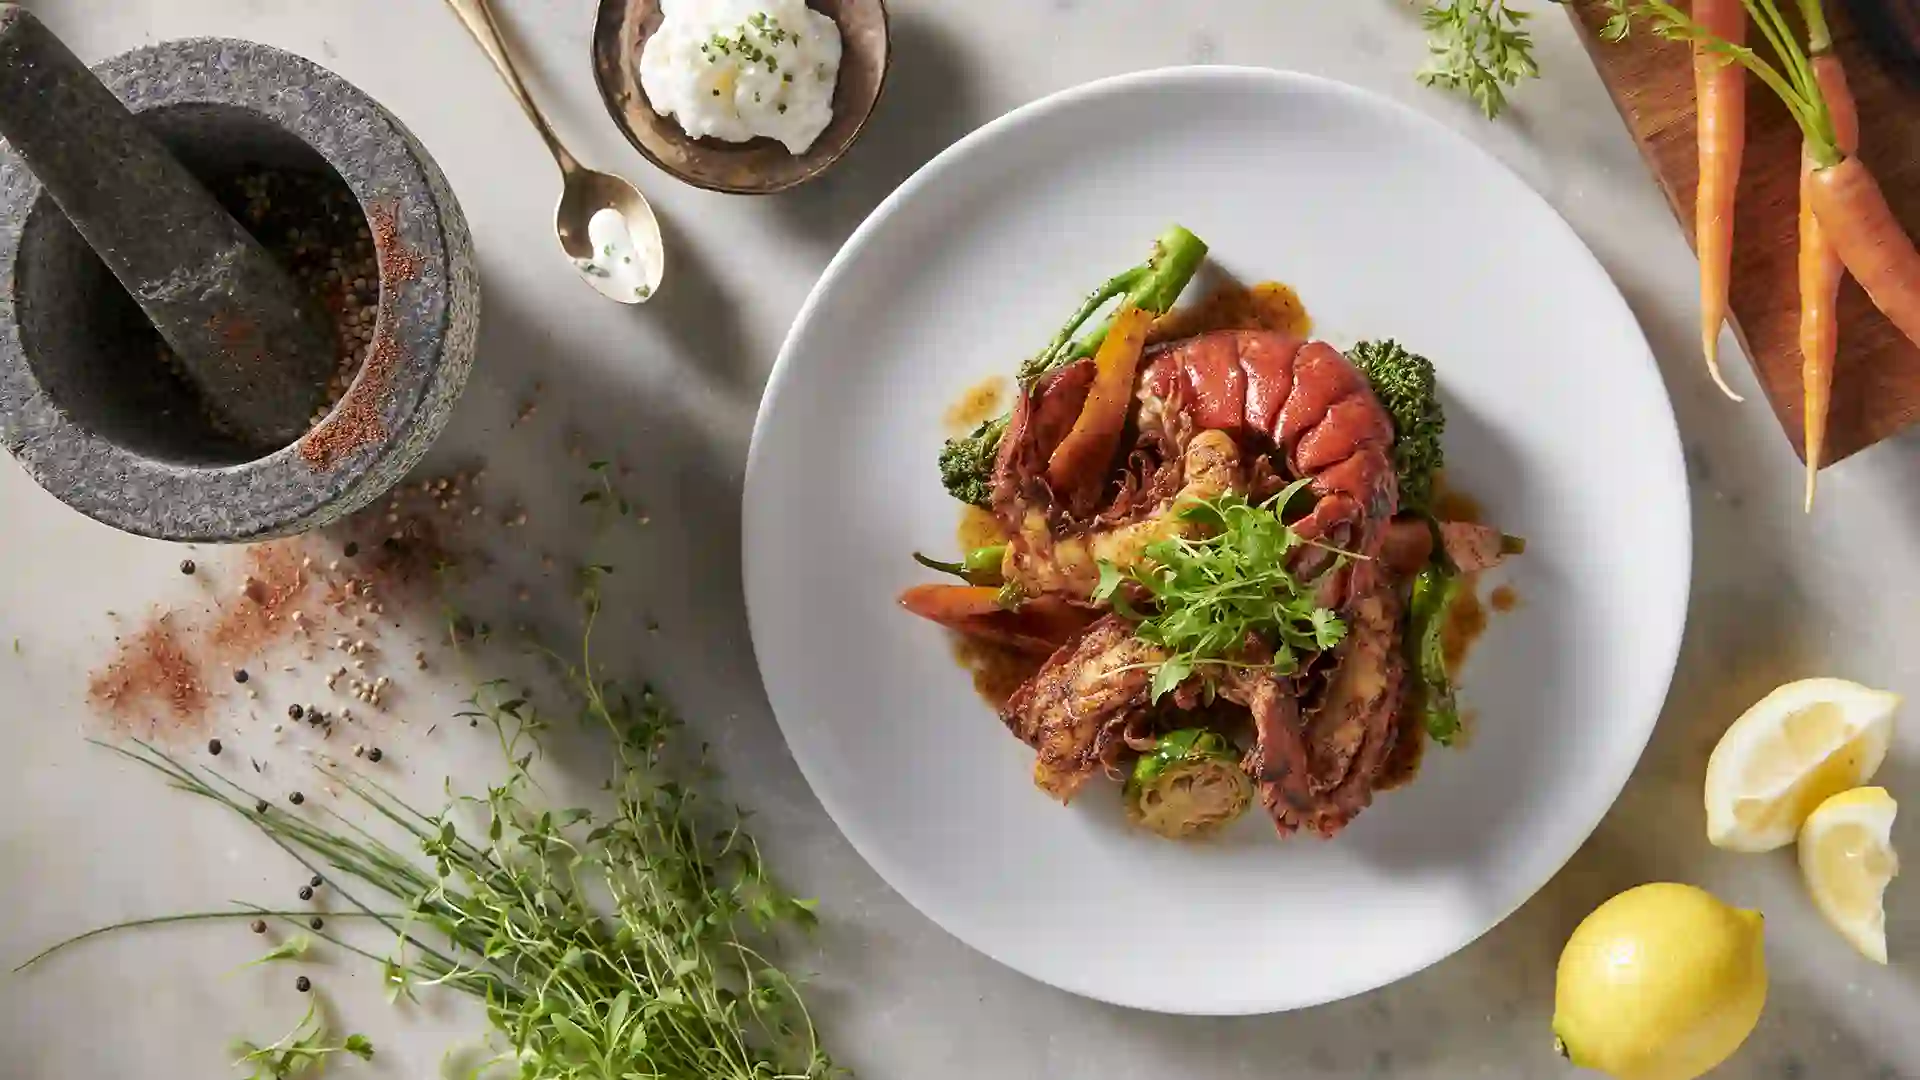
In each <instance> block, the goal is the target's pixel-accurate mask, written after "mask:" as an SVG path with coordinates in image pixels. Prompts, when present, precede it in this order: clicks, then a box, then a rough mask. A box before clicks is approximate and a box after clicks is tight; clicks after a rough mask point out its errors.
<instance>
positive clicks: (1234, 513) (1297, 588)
mask: <svg viewBox="0 0 1920 1080" xmlns="http://www.w3.org/2000/svg"><path fill="white" fill-rule="evenodd" d="M1305 486H1306V482H1305V481H1298V482H1295V483H1294V484H1291V485H1289V486H1288V487H1287V488H1286V489H1285V490H1283V491H1281V492H1280V493H1278V494H1277V495H1274V496H1273V497H1272V498H1270V499H1267V500H1266V501H1264V502H1261V503H1258V504H1253V503H1249V502H1248V501H1247V500H1246V498H1245V497H1244V496H1241V495H1239V494H1236V493H1232V492H1229V493H1226V494H1223V495H1219V496H1216V497H1214V498H1212V499H1208V500H1206V501H1204V502H1199V503H1195V504H1193V505H1191V506H1189V507H1187V508H1186V509H1184V510H1182V511H1181V512H1180V516H1181V518H1182V519H1183V520H1185V521H1188V522H1191V523H1194V524H1196V525H1199V526H1200V531H1202V532H1204V533H1205V534H1206V535H1205V536H1204V537H1203V538H1200V539H1190V538H1187V537H1174V538H1172V539H1168V540H1162V541H1159V542H1157V543H1154V544H1149V545H1148V546H1147V547H1146V549H1145V551H1144V552H1143V554H1144V555H1145V559H1144V560H1143V561H1142V562H1141V563H1139V564H1137V565H1134V566H1128V567H1124V568H1123V567H1119V566H1116V565H1114V564H1113V563H1110V562H1102V563H1101V564H1100V584H1099V586H1098V587H1097V588H1096V589H1095V590H1094V595H1093V598H1094V599H1095V600H1096V601H1099V602H1102V603H1111V604H1112V605H1113V606H1114V610H1115V611H1117V612H1119V613H1120V614H1121V615H1122V616H1123V617H1126V618H1129V619H1132V620H1133V621H1134V622H1136V623H1137V626H1136V627H1135V631H1134V632H1135V633H1136V634H1138V635H1139V637H1140V639H1141V640H1142V641H1145V642H1147V643H1148V644H1151V645H1157V646H1159V647H1160V648H1162V649H1164V650H1166V651H1167V652H1169V653H1170V654H1171V655H1170V656H1169V657H1168V658H1167V659H1166V660H1163V661H1161V662H1160V663H1158V664H1156V665H1154V667H1153V686H1152V696H1153V700H1155V701H1158V700H1159V699H1160V698H1161V697H1162V696H1164V695H1165V694H1166V693H1167V692H1168V691H1171V690H1172V689H1173V688H1174V687H1177V686H1179V685H1180V684H1181V683H1182V682H1185V681H1186V680H1187V678H1188V677H1189V676H1192V675H1193V674H1195V673H1196V672H1197V673H1199V674H1201V675H1202V676H1203V677H1205V678H1207V679H1208V680H1209V681H1212V680H1213V679H1215V678H1217V677H1218V675H1219V674H1220V672H1222V671H1224V670H1225V669H1228V668H1232V667H1245V666H1249V662H1248V661H1246V660H1245V659H1244V657H1245V655H1246V648H1247V639H1248V638H1249V637H1250V636H1255V637H1258V638H1259V639H1260V641H1261V642H1262V643H1263V644H1264V645H1265V646H1266V647H1267V648H1269V649H1271V650H1272V651H1273V660H1272V665H1273V667H1274V668H1275V669H1276V670H1278V671H1280V672H1282V673H1286V672H1290V671H1293V670H1295V668H1296V666H1297V665H1298V663H1299V657H1300V654H1301V653H1304V652H1321V651H1325V650H1327V649H1331V648H1333V647H1334V646H1335V645H1338V644H1339V643H1340V641H1341V639H1342V638H1344V637H1345V636H1346V632H1347V628H1346V624H1345V623H1343V622H1341V620H1340V617H1339V616H1338V615H1335V614H1334V613H1333V612H1332V611H1331V610H1329V609H1327V608H1324V607H1321V606H1320V604H1319V601H1318V599H1317V597H1316V591H1317V590H1316V588H1315V585H1316V583H1315V582H1313V581H1301V580H1300V579H1298V578H1296V577H1294V575H1293V574H1292V573H1291V572H1290V571H1289V570H1288V569H1287V566H1288V563H1289V561H1290V557H1291V556H1292V554H1293V552H1294V551H1295V550H1297V549H1298V548H1300V547H1302V546H1305V545H1309V544H1310V543H1311V542H1310V541H1307V540H1304V539H1302V538H1301V536H1300V535H1299V534H1298V533H1296V532H1295V531H1294V530H1293V529H1292V528H1291V527H1290V526H1288V525H1287V524H1286V522H1285V521H1283V520H1282V518H1281V513H1282V511H1283V510H1284V509H1285V507H1286V506H1287V504H1288V503H1289V502H1291V501H1292V499H1293V497H1294V496H1295V495H1297V494H1298V493H1299V492H1300V491H1301V490H1302V489H1303V488H1304V487H1305ZM1316 546H1317V545H1316ZM1339 557H1340V558H1341V559H1344V558H1346V557H1347V556H1346V555H1345V554H1341V555H1340V556H1339ZM1127 582H1131V583H1132V584H1134V585H1137V586H1139V588H1140V589H1141V590H1142V591H1143V592H1144V593H1145V594H1146V598H1147V599H1146V602H1147V603H1148V604H1149V605H1150V607H1151V610H1150V611H1147V612H1144V613H1143V612H1140V611H1138V610H1135V608H1134V606H1133V604H1132V603H1131V602H1129V600H1128V599H1127V595H1126V593H1125V591H1123V590H1122V588H1121V586H1122V584H1124V583H1127Z"/></svg>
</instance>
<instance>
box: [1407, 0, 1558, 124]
mask: <svg viewBox="0 0 1920 1080" xmlns="http://www.w3.org/2000/svg"><path fill="white" fill-rule="evenodd" d="M1532 17H1533V13H1532V12H1529V11H1522V10H1518V9H1516V8H1514V7H1513V5H1512V3H1511V2H1510V0H1426V3H1425V7H1424V8H1423V9H1422V10H1421V12H1420V23H1421V25H1422V26H1424V27H1426V30H1427V53H1428V56H1427V62H1426V64H1425V65H1423V66H1422V67H1421V68H1420V70H1419V72H1418V73H1417V75H1416V77H1417V78H1419V80H1420V81H1421V82H1422V83H1424V84H1426V85H1427V86H1438V87H1441V88H1443V89H1447V90H1459V91H1462V92H1464V93H1465V94H1466V95H1467V96H1468V97H1471V98H1472V99H1473V100H1474V102H1475V103H1476V104H1478V105H1479V106H1480V110H1481V111H1482V112H1484V113H1486V114H1487V118H1488V119H1489V120H1491V119H1493V118H1495V117H1497V116H1499V115H1500V113H1501V111H1502V110H1504V109H1505V108H1506V107H1507V94H1506V92H1507V91H1508V90H1510V89H1512V88H1514V87H1515V86H1518V85H1519V84H1520V82H1521V80H1523V79H1533V78H1538V77H1539V75H1540V67H1539V65H1538V64H1536V63H1535V62H1534V59H1533V35H1532V33H1531V32H1529V31H1528V30H1527V28H1526V23H1527V20H1528V19H1530V18H1532Z"/></svg>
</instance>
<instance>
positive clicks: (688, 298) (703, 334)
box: [628, 213, 763, 412]
mask: <svg viewBox="0 0 1920 1080" xmlns="http://www.w3.org/2000/svg"><path fill="white" fill-rule="evenodd" d="M659 217H660V235H661V239H662V240H663V241H664V242H665V244H666V248H667V250H668V251H670V252H672V253H673V256H672V263H671V268H672V269H671V273H670V274H669V275H668V278H667V281H666V283H665V284H664V285H662V286H661V288H660V295H658V296H656V297H654V298H653V299H652V300H650V301H648V302H647V303H645V304H641V305H637V306H635V307H632V308H629V309H628V314H629V315H631V316H632V317H633V318H634V319H636V320H642V319H644V320H651V321H653V322H656V323H658V324H659V325H660V326H661V327H662V328H663V329H665V330H666V332H667V334H668V336H670V337H671V338H672V339H673V343H674V346H675V349H676V356H677V358H678V359H679V360H680V362H681V364H682V365H683V366H690V367H691V368H692V369H693V371H694V372H695V373H696V374H697V375H698V376H699V377H701V378H703V379H712V380H715V381H716V383H717V384H718V386H719V388H720V389H721V390H722V391H723V392H724V393H726V394H727V395H729V396H730V397H733V398H735V399H737V401H738V402H739V403H740V404H742V405H744V406H745V407H746V408H747V409H748V411H749V412H752V411H753V410H757V409H758V408H759V403H760V390H761V382H762V379H763V373H762V372H761V370H760V364H759V362H758V361H757V359H756V358H755V357H754V356H753V355H752V351H751V350H750V349H749V348H748V345H747V331H746V326H745V324H744V323H743V321H742V320H743V317H744V315H745V312H746V308H747V305H746V304H745V303H744V302H743V301H742V300H741V299H740V298H739V297H735V296H731V295H729V294H728V293H727V290H726V288H725V286H723V285H722V284H721V282H720V278H719V275H717V274H715V273H714V272H713V267H712V265H711V262H710V260H709V258H708V255H707V253H706V252H704V251H703V250H701V248H700V245H698V244H695V243H693V242H692V241H691V240H690V239H689V238H688V237H687V234H686V233H685V232H684V231H682V230H681V228H680V223H679V222H678V221H676V220H675V219H674V217H673V215H672V214H664V213H663V214H661V215H659Z"/></svg>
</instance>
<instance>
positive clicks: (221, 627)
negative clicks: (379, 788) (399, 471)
mask: <svg viewBox="0 0 1920 1080" xmlns="http://www.w3.org/2000/svg"><path fill="white" fill-rule="evenodd" d="M478 485H479V474H478V473H477V472H471V471H469V472H460V473H455V474H450V475H447V476H443V477H434V478H423V479H420V480H416V481H413V482H411V483H407V484H402V485H400V486H398V487H396V488H394V489H393V490H392V491H390V492H389V493H388V495H387V497H386V498H385V499H384V500H382V501H381V502H380V503H377V504H375V505H374V506H373V507H369V508H368V509H365V510H362V511H360V512H359V513H356V514H354V515H351V516H350V517H349V518H348V519H347V520H346V521H345V522H343V523H342V524H341V526H340V527H339V528H337V529H334V530H330V531H329V534H328V535H326V536H307V537H299V538H292V539H286V540H274V541H269V542H266V543H262V544H256V545H253V546H251V547H248V548H247V549H245V551H244V552H243V553H240V557H239V558H237V559H236V560H235V561H234V562H233V563H228V564H226V566H225V567H224V568H223V567H222V566H220V564H215V563H201V564H195V567H194V569H195V572H196V576H197V577H198V578H199V579H200V580H202V581H205V582H207V583H208V584H209V586H210V587H212V588H213V590H214V591H213V592H211V593H210V594H209V600H210V601H211V603H210V604H209V606H208V607H207V608H206V609H204V610H179V611H165V612H161V613H159V614H157V615H156V616H154V617H153V618H151V619H149V620H148V621H147V622H146V623H144V624H143V625H142V626H141V627H139V629H138V630H137V631H136V632H133V633H129V634H127V635H126V636H125V637H124V638H123V639H119V640H118V641H117V642H116V644H115V647H114V650H113V653H112V655H111V656H110V657H109V659H108V661H107V662H106V663H105V664H103V665H102V666H101V667H100V668H98V669H97V670H96V671H94V672H93V673H91V674H90V676H89V682H88V698H89V700H90V701H91V703H92V704H93V706H94V707H95V708H96V709H97V710H98V711H99V712H100V713H102V714H103V715H104V716H105V717H106V718H107V719H109V720H110V721H111V723H112V726H113V730H114V731H115V732H116V733H119V734H124V735H138V736H140V737H142V738H147V739H151V740H154V741H157V742H161V743H172V744H174V745H180V744H182V743H184V742H186V741H188V740H187V738H186V737H187V736H194V737H201V736H204V735H206V734H208V728H209V727H210V726H211V725H212V723H213V721H215V720H216V719H218V718H219V716H218V713H219V710H220V709H222V708H223V707H224V703H227V702H230V701H232V700H233V697H234V695H243V696H244V697H245V698H246V699H247V700H249V701H251V700H253V699H254V698H255V696H256V694H257V693H258V692H259V690H258V689H256V686H255V685H254V684H255V683H256V682H259V681H260V680H258V679H256V678H254V677H252V675H253V674H259V675H263V676H264V675H267V674H268V673H271V672H275V671H278V672H279V673H281V674H284V675H289V676H292V677H293V678H294V679H296V680H305V681H306V682H307V683H308V684H309V685H310V684H311V683H313V682H318V681H322V680H324V689H325V691H326V692H327V693H328V694H331V695H337V696H338V697H343V698H351V699H353V700H354V701H355V702H358V703H360V704H365V705H369V706H371V707H372V708H373V709H374V710H381V709H384V708H385V707H386V703H385V701H384V699H385V698H386V697H387V696H388V695H389V694H390V693H392V692H393V691H392V690H391V684H392V678H391V676H390V675H387V674H385V672H386V671H395V670H397V669H396V668H394V667H390V666H389V665H392V664H397V663H398V659H397V658H399V657H404V656H406V655H408V654H409V653H411V654H412V655H413V656H414V657H415V660H416V661H417V662H420V663H422V664H423V663H424V658H425V653H424V652H419V651H416V647H415V646H414V645H412V644H408V645H406V646H405V647H404V648H401V647H400V645H399V643H398V642H394V641H391V640H389V641H388V642H386V643H384V644H383V643H382V641H381V638H382V635H383V632H384V630H385V629H386V626H387V624H388V623H389V622H394V621H397V620H395V619H393V618H392V617H391V616H390V615H389V607H388V605H389V604H404V603H408V602H416V603H417V602H426V601H429V600H431V598H432V597H433V596H434V595H435V594H436V593H438V591H439V590H440V588H441V587H442V586H443V585H444V584H445V582H446V578H447V574H448V572H449V571H451V570H453V569H455V568H458V567H470V566H472V565H476V564H484V562H485V561H486V560H485V558H484V556H482V555H480V554H479V551H478V548H477V547H476V546H475V545H474V543H473V540H474V538H473V537H472V536H471V535H468V534H469V533H470V532H471V531H472V530H473V529H474V528H476V527H478V528H486V527H488V525H489V523H490V522H492V521H493V520H494V518H493V517H490V516H487V515H484V514H482V515H475V514H474V513H472V511H473V510H474V509H476V508H477V507H478V506H479V501H478V499H479V496H478V492H477V490H476V488H477V487H478ZM348 552H353V553H354V554H352V555H349V554H347V553H348ZM223 571H224V572H223ZM393 614H394V615H397V611H395V612H393ZM281 649H289V650H290V651H294V652H295V655H293V656H289V657H287V658H286V660H285V662H277V661H272V660H270V659H269V658H270V657H271V656H272V655H273V654H274V653H275V651H276V650H281ZM389 654H391V657H392V659H389V658H387V657H388V655H389ZM256 663H259V664H260V666H259V667H253V668H252V673H250V675H249V677H248V678H246V679H241V678H239V676H238V673H239V672H241V671H246V670H248V667H251V666H252V665H254V664H256ZM243 665H244V666H243ZM216 669H219V670H229V669H230V670H231V672H232V673H233V675H234V678H233V680H232V681H233V682H234V683H235V684H240V685H239V687H238V689H225V690H219V689H215V688H211V687H209V686H208V684H207V681H206V679H207V673H209V672H213V671H215V670H216ZM221 685H222V686H223V687H224V686H226V680H224V679H223V680H221ZM282 689H283V690H284V689H286V687H285V686H284V685H283V687H282ZM308 700H309V701H314V700H316V699H315V698H309V699H308ZM281 707H282V706H275V709H276V711H277V710H278V709H279V708H281ZM352 707H353V708H357V707H358V705H355V706H352ZM308 710H312V713H311V715H315V716H317V715H320V714H321V710H320V709H319V707H318V705H305V706H301V707H298V708H297V709H289V710H288V715H290V716H292V717H293V718H294V719H296V720H298V719H301V718H302V716H303V715H307V714H308ZM328 711H331V706H329V709H328ZM342 713H343V715H344V714H345V710H344V709H343V710H342Z"/></svg>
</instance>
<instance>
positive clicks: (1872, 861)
mask: <svg viewBox="0 0 1920 1080" xmlns="http://www.w3.org/2000/svg"><path fill="white" fill-rule="evenodd" d="M1898 809H1899V805H1898V804H1897V803H1895V802H1894V801H1893V797H1892V796H1890V795H1888V794H1887V789H1886V788H1877V787H1866V788H1855V789H1854V790H1852V791H1843V792H1841V793H1840V794H1838V795H1835V796H1834V797H1833V798H1831V799H1828V800H1827V801H1826V802H1823V803H1821V804H1820V807H1819V809H1817V810H1815V811H1814V812H1813V813H1812V814H1811V815H1809V816H1808V817H1807V823H1806V824H1805V825H1803V826H1801V828H1800V874H1801V876H1802V877H1804V878H1806V879H1807V890H1808V891H1809V892H1811V893H1813V903H1814V906H1816V907H1818V908H1819V909H1820V914H1822V915H1825V916H1826V917H1827V921H1828V922H1830V923H1832V924H1833V928H1834V929H1835V930H1838V931H1840V934H1841V936H1842V937H1845V938H1846V939H1847V940H1848V941H1849V942H1852V943H1853V947H1854V948H1856V949H1859V950H1860V952H1861V953H1862V954H1863V955H1865V956H1866V958H1867V959H1869V960H1872V961H1874V962H1875V963H1880V964H1884V963H1886V962H1887V915H1886V911H1885V910H1884V909H1883V908H1882V907H1881V905H1880V900H1881V897H1882V895H1883V894H1885V893H1886V891H1887V883H1888V882H1890V881H1892V880H1893V876H1894V875H1895V874H1898V873H1899V872H1900V860H1899V858H1898V857H1897V856H1895V855H1894V853H1893V816H1894V813H1895V811H1897V810H1898Z"/></svg>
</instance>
